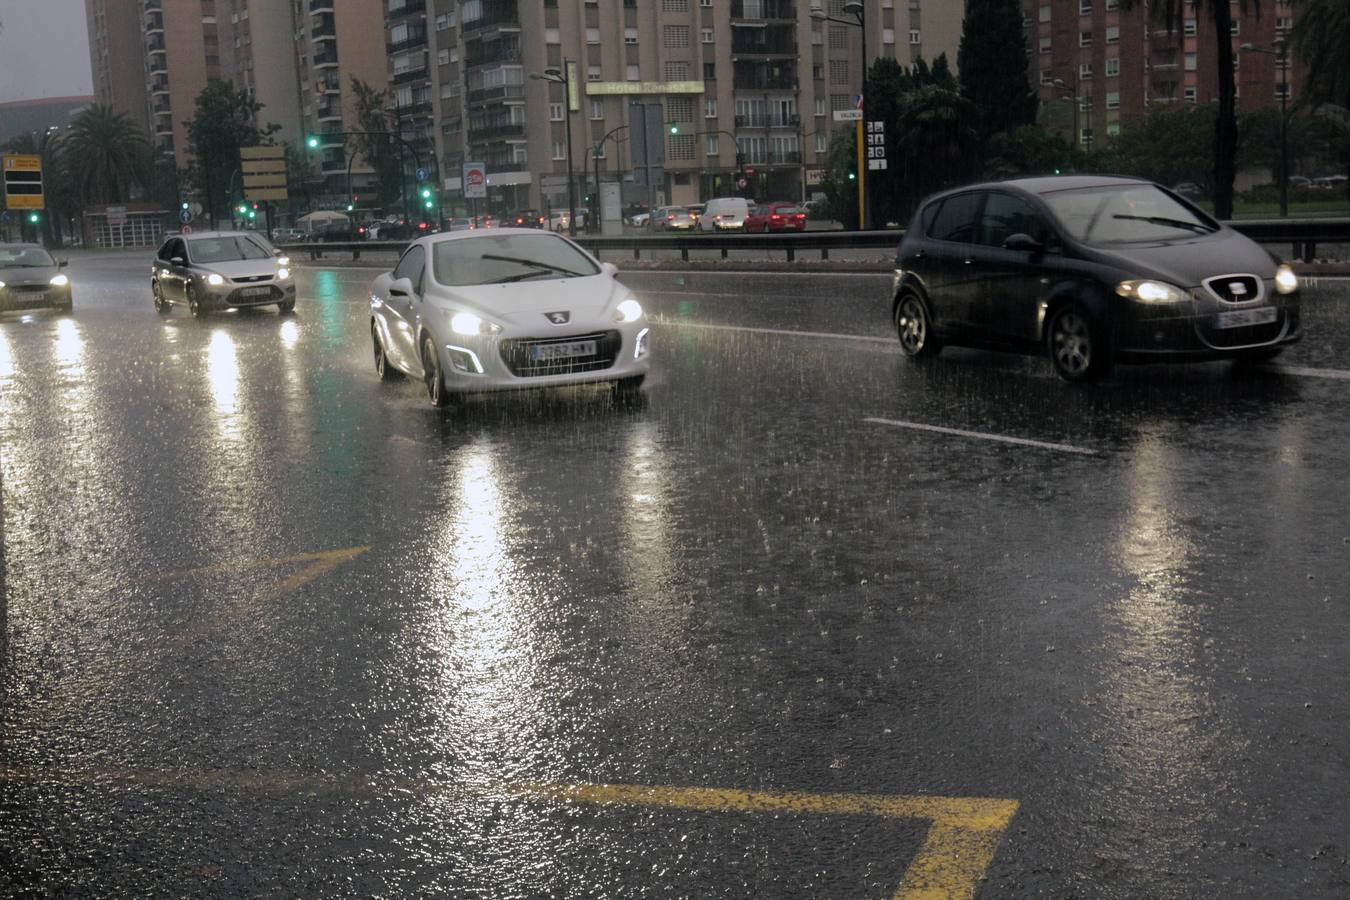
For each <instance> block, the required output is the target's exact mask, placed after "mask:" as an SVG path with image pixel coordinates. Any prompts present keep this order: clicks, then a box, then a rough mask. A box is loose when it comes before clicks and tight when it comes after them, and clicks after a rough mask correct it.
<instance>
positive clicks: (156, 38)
mask: <svg viewBox="0 0 1350 900" xmlns="http://www.w3.org/2000/svg"><path fill="white" fill-rule="evenodd" d="M145 52H146V53H163V52H164V34H163V33H162V32H161V33H160V34H152V35H150V36H149V37H147V38H146V39H145Z"/></svg>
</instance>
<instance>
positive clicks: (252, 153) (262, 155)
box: [239, 147, 286, 159]
mask: <svg viewBox="0 0 1350 900" xmlns="http://www.w3.org/2000/svg"><path fill="white" fill-rule="evenodd" d="M239 158H240V159H285V158H286V148H285V147H240V148H239Z"/></svg>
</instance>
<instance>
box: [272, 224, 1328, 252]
mask: <svg viewBox="0 0 1350 900" xmlns="http://www.w3.org/2000/svg"><path fill="white" fill-rule="evenodd" d="M1226 224H1227V225H1229V226H1230V227H1232V228H1233V229H1235V230H1236V231H1238V232H1240V233H1242V234H1245V235H1246V236H1247V237H1249V238H1251V239H1252V240H1254V241H1256V242H1257V243H1260V244H1291V245H1293V254H1292V255H1293V256H1294V257H1295V258H1296V259H1300V260H1302V261H1304V262H1311V261H1312V260H1313V259H1314V258H1315V257H1316V255H1317V245H1318V244H1350V219H1239V220H1236V221H1231V222H1228V223H1226ZM904 236H905V233H904V232H903V231H804V232H798V233H796V234H692V235H670V234H654V235H640V236H629V235H577V237H576V239H575V240H576V242H577V243H578V244H580V245H581V246H582V247H585V248H586V249H587V250H590V251H591V252H593V253H598V252H600V251H610V252H613V251H616V250H623V251H627V250H631V251H632V253H633V259H641V258H642V253H643V251H644V250H645V251H647V252H651V251H653V250H678V251H680V259H682V260H684V261H685V262H688V260H689V252H690V251H691V250H716V251H720V253H721V257H722V259H726V258H727V254H728V253H730V252H731V251H732V250H751V251H760V252H764V251H769V252H775V251H782V252H783V253H784V254H786V257H787V261H788V262H793V261H795V260H796V258H797V254H798V253H801V252H804V251H806V252H809V251H819V253H820V258H821V259H829V258H830V251H831V250H868V249H878V248H887V249H894V248H895V247H896V246H897V245H898V244H899V243H900V239H901V238H902V237H904ZM409 243H410V242H408V241H351V242H340V241H334V242H331V243H329V242H315V243H305V244H283V245H281V246H280V249H282V250H284V251H285V252H287V253H289V254H292V255H296V256H299V255H302V254H308V256H309V258H310V259H311V260H319V259H322V258H323V255H324V254H325V253H350V254H352V259H354V260H356V259H360V258H361V254H362V253H380V252H384V253H401V252H402V251H403V248H404V247H406V246H408V244H409Z"/></svg>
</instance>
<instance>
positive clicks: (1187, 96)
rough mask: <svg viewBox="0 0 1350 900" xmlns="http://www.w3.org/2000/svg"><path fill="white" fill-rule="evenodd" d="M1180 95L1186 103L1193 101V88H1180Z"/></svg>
mask: <svg viewBox="0 0 1350 900" xmlns="http://www.w3.org/2000/svg"><path fill="white" fill-rule="evenodd" d="M1181 96H1182V98H1183V99H1184V100H1185V101H1186V102H1187V103H1194V102H1195V88H1193V87H1188V88H1182V89H1181Z"/></svg>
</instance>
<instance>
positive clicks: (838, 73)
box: [830, 59, 848, 84]
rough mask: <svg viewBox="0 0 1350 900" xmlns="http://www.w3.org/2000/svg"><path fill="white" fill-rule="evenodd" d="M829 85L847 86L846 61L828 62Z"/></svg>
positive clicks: (833, 60) (834, 60)
mask: <svg viewBox="0 0 1350 900" xmlns="http://www.w3.org/2000/svg"><path fill="white" fill-rule="evenodd" d="M830 84H848V60H846V59H832V60H830Z"/></svg>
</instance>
